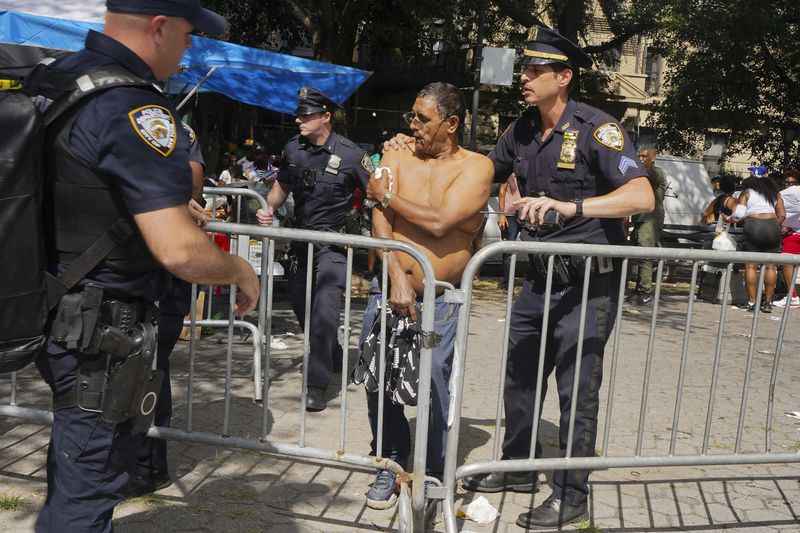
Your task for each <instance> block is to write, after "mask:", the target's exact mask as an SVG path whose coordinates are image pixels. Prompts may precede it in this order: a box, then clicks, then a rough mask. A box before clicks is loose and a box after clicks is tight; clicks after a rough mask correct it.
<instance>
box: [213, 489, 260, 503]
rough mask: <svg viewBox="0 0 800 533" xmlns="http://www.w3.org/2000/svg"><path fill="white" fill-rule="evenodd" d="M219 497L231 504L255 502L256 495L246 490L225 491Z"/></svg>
mask: <svg viewBox="0 0 800 533" xmlns="http://www.w3.org/2000/svg"><path fill="white" fill-rule="evenodd" d="M219 496H220V498H223V499H225V500H228V501H231V502H251V501H253V500H255V494H253V493H252V492H250V491H246V490H224V491H221V492H220V493H219Z"/></svg>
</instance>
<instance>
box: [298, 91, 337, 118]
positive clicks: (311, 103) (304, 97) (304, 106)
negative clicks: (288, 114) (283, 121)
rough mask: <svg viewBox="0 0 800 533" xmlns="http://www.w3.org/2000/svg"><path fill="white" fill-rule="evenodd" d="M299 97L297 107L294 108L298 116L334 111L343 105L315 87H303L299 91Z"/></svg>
mask: <svg viewBox="0 0 800 533" xmlns="http://www.w3.org/2000/svg"><path fill="white" fill-rule="evenodd" d="M297 96H298V99H299V102H298V105H297V109H295V110H294V114H295V115H296V116H303V115H313V114H314V113H333V111H334V110H336V109H339V108H340V107H341V106H340V105H339V104H337V103H336V102H334V101H333V100H332V99H331V98H330V97H328V96H327V95H326V94H325V93H323V92H322V91H318V90H317V89H314V88H313V87H302V88H301V89H300V90H299V91H297Z"/></svg>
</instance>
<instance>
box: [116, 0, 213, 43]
mask: <svg viewBox="0 0 800 533" xmlns="http://www.w3.org/2000/svg"><path fill="white" fill-rule="evenodd" d="M106 8H107V9H108V10H109V11H114V12H116V13H134V14H137V15H166V16H168V17H182V18H185V19H186V20H188V21H189V22H191V23H192V26H194V27H195V28H196V29H198V30H200V31H202V32H203V33H206V34H208V35H221V34H223V33H225V30H227V29H228V21H227V20H225V17H223V16H222V15H218V14H216V13H214V12H213V11H210V10H208V9H205V8H203V6H202V5H200V0H106Z"/></svg>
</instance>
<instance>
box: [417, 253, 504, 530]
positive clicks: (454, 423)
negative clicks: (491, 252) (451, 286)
mask: <svg viewBox="0 0 800 533" xmlns="http://www.w3.org/2000/svg"><path fill="white" fill-rule="evenodd" d="M492 246H495V245H494V244H493V245H490V246H489V247H492ZM486 253H487V252H486V248H484V249H482V250H481V251H479V252H478V254H480V255H479V256H473V257H472V259H470V261H469V262H468V263H467V265H466V267H464V272H463V274H462V275H461V289H462V290H463V291H464V302H463V303H462V304H461V307H460V308H459V310H458V324H457V326H456V340H455V347H454V353H453V371H452V373H451V374H450V384H449V385H450V386H449V388H450V390H452V391H453V397H452V399H451V402H450V409H451V411H450V412H449V413H448V415H447V421H448V428H447V442H446V450H445V456H444V473H443V476H442V477H443V479H442V484H443V485H444V486H445V487H447V488H448V490H447V495H446V497H445V500H444V504H443V506H442V507H443V510H444V520H445V526H446V530H447V531H448V532H452V531H457V528H456V516H455V509H454V505H455V503H454V496H455V484H456V480H455V473H456V462H457V455H458V434H459V430H460V428H461V416H460V415H461V402H462V400H463V398H464V368H465V366H466V353H467V339H468V335H469V319H470V313H469V310H470V307H471V304H472V276H473V275H474V274H475V273H476V272H477V269H478V268H479V267H480V264H481V261H482V255H483V254H486ZM509 281H511V280H509ZM501 372H505V368H502V369H501ZM415 526H416V524H415ZM420 530H422V528H421V529H420ZM415 531H416V530H415Z"/></svg>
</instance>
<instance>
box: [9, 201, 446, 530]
mask: <svg viewBox="0 0 800 533" xmlns="http://www.w3.org/2000/svg"><path fill="white" fill-rule="evenodd" d="M213 192H215V193H220V194H228V193H229V191H228V190H227V189H223V188H220V189H215V190H214V191H213ZM233 192H237V193H241V192H242V191H239V190H237V189H234V191H233ZM245 194H247V193H245ZM205 229H206V230H207V231H208V232H210V233H224V234H227V235H231V236H234V237H235V236H236V235H245V234H246V235H250V236H254V237H256V238H259V239H263V241H264V242H266V245H265V247H264V249H265V250H267V253H266V254H263V257H262V261H263V263H262V264H263V266H264V268H262V273H266V275H263V276H262V280H261V295H260V303H259V309H258V317H259V318H258V320H259V324H258V326H255V325H253V324H251V323H249V322H247V321H244V320H231V319H229V320H218V321H209V320H200V321H198V320H195V319H194V318H193V319H192V320H189V321H187V322H186V324H188V325H190V326H192V327H194V326H198V325H208V326H212V327H227V328H228V349H227V354H226V358H225V379H224V382H225V385H224V399H223V401H224V404H223V414H222V421H221V422H222V424H221V429H220V430H219V431H218V432H214V431H197V430H195V429H193V420H194V417H193V410H192V406H193V404H194V403H195V402H196V401H197V396H196V390H195V389H197V387H196V384H195V363H196V359H197V357H196V353H195V351H196V350H195V348H196V342H195V341H194V336H193V335H192V336H191V337H190V347H189V359H188V379H187V390H186V398H187V407H186V415H185V417H186V419H185V423H184V424H182V425H183V426H184V427H151V428H150V430H149V431H148V433H147V434H148V435H149V436H151V437H157V438H163V439H167V440H173V441H181V442H187V443H196V444H203V445H213V446H219V447H224V448H239V449H244V450H254V451H261V452H267V453H272V454H277V455H280V456H282V457H292V458H305V459H312V460H325V461H332V462H336V463H339V464H348V465H352V466H358V467H365V468H371V469H373V468H380V469H386V470H391V471H393V472H395V473H396V474H397V478H398V482H399V483H400V485H401V492H400V497H399V499H398V520H397V525H398V528H399V530H400V531H422V530H423V529H424V526H423V521H424V518H425V517H424V514H425V513H424V509H425V490H424V485H425V484H424V473H425V464H426V451H427V433H428V419H429V410H430V388H431V346H429V345H426V344H425V343H423V345H422V346H421V352H420V367H419V390H418V397H419V401H418V405H417V408H416V417H417V418H416V435H415V444H414V449H415V453H414V458H413V465H414V472H415V473H421V474H417V475H416V476H412V475H411V474H408V473H406V472H405V471H404V469H403V468H402V467H401V466H400V465H399V464H397V463H396V462H394V461H392V460H390V459H386V458H383V457H372V456H369V455H364V454H361V453H354V452H350V451H348V450H346V449H345V448H346V447H345V430H346V424H345V422H346V419H347V379H344V377H345V376H348V375H349V371H348V359H347V357H344V361H343V369H342V376H343V380H342V385H341V409H340V412H341V416H340V420H339V438H338V442H337V443H336V444H335V445H334V446H331V447H328V448H323V447H314V446H309V445H307V443H306V410H305V399H306V380H307V375H306V372H303V376H302V389H301V391H302V392H301V394H300V395H299V396H300V398H299V402H298V409H299V415H300V422H299V435H298V436H297V441H296V442H277V441H272V440H270V438H269V428H268V409H269V405H270V403H269V391H270V379H269V378H270V373H269V371H270V348H271V347H270V343H269V342H264V341H265V340H267V341H268V339H269V338H270V333H271V328H272V309H273V305H272V304H273V291H274V279H273V278H274V273H273V268H272V267H273V263H274V260H275V257H274V251H275V249H274V240H275V239H279V240H281V241H295V242H303V243H307V250H308V260H309V262H312V261H313V254H314V246H315V245H333V246H339V247H341V248H343V249H345V250H346V254H347V267H346V268H347V277H346V280H347V281H346V288H345V305H344V335H343V339H344V346H343V348H344V350H345V352H344V353H345V355H346V354H347V348H348V345H349V338H350V311H351V274H352V268H353V254H354V248H356V247H358V248H373V249H379V250H393V251H397V252H402V253H405V254H408V255H409V256H411V257H412V258H414V259H415V260H416V261H417V263H418V264H419V266H420V268H421V270H422V272H423V275H424V294H423V299H422V313H421V322H420V323H421V327H422V331H423V333H429V332H433V330H434V309H435V305H434V301H435V298H436V284H437V283H436V281H435V279H434V271H433V266H432V264H431V262H430V260H429V259H428V258H427V257H426V255H425V254H424V253H423V252H421V251H420V250H419V249H418V248H416V247H415V246H413V245H411V244H409V243H406V242H402V241H396V240H388V239H377V238H371V237H362V236H356V235H347V234H340V233H331V232H320V231H309V230H298V229H291V228H279V227H262V226H254V225H244V224H237V223H228V222H210V223H208V224H207V226H206V228H205ZM387 261H388V258H387V255H386V254H384V258H383V280H382V281H383V283H382V287H381V291H382V295H383V299H384V301H386V298H387V296H388V278H387V274H386V273H387V272H388V263H387ZM308 273H309V274H308V278H307V284H306V287H307V291H306V308H307V309H309V310H310V307H311V306H310V302H311V287H312V283H311V274H312V273H313V268H309V269H308ZM196 291H197V287H196V286H195V287H193V291H192V292H193V297H195V296H196ZM230 302H231V308H232V305H233V303H234V302H235V290H233V287H232V289H231V294H230ZM193 305H194V304H193ZM380 316H381V321H382V324H384V325H385V324H386V308H385V306H382V309H381V315H380ZM192 317H194V313H192ZM235 326H241V327H245V328H248V329H249V330H250V332H251V333H252V334H253V342H254V347H255V349H254V352H255V357H256V360H257V363H258V364H257V366H256V370H255V372H256V374H255V380H256V382H260V383H262V384H263V385H262V386H261V388H262V395H261V396H262V402H261V406H260V407H254V408H256V409H259V408H260V409H261V417H260V418H261V424H260V430H259V431H258V435H256V436H252V437H251V436H234V435H231V434H230V433H231V432H230V419H231V398H232V390H231V381H232V345H231V337H232V335H233V329H234V327H235ZM302 327H303V331H304V336H305V338H304V343H303V368H308V360H309V349H310V345H309V329H310V312H307V313H306V319H305V324H303V325H302ZM426 336H427V337H431V338H432V337H433V335H426ZM383 337H385V331H384V332H383V333H382V339H381V340H382V342H381V351H382V354H381V357H382V359H383V360H385V357H384V356H385V349H386V348H385V346H386V342H385V340H386V339H385V338H383ZM259 347H261V348H262V350H261V351H259ZM384 367H385V365H381V370H380V382H381V384H385V382H386V375H385V368H384ZM173 368H174V365H173ZM173 372H174V370H173ZM11 383H12V390H11V397H10V402H9V403H8V404H6V405H0V416H11V417H16V418H21V419H26V420H30V421H34V422H38V423H43V424H50V423H52V420H53V417H52V413H50V412H48V411H46V410H41V409H33V408H29V407H23V406H19V405H18V397H17V376H16V373H15V374H14V375H12V376H11ZM42 386H43V387H44V384H42ZM382 388H383V385H381V389H382ZM359 392H360V391H359ZM362 394H363V393H362ZM383 404H384V395H383V394H380V395H379V418H378V428H379V429H378V443H377V446H376V449H377V450H379V451H380V450H381V449H382V427H383V423H384V422H383V419H384V416H383ZM364 423H365V424H366V421H364ZM361 445H362V446H363V445H364V443H361ZM412 479H418V480H419V481H418V482H417V483H416V484H415V487H418V490H414V491H411V489H410V487H409V481H411V480H412Z"/></svg>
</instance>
